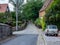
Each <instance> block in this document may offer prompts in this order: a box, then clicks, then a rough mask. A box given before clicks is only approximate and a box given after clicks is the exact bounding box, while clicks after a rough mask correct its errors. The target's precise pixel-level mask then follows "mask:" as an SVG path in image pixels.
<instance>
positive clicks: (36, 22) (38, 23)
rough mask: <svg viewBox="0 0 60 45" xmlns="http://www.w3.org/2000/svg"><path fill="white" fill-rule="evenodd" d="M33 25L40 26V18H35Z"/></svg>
mask: <svg viewBox="0 0 60 45" xmlns="http://www.w3.org/2000/svg"><path fill="white" fill-rule="evenodd" d="M35 24H36V25H40V26H41V24H40V18H37V19H36V21H35Z"/></svg>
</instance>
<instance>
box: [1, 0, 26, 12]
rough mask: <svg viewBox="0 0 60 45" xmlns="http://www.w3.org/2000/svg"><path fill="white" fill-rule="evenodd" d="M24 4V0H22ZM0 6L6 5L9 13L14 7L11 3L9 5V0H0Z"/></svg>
mask: <svg viewBox="0 0 60 45" xmlns="http://www.w3.org/2000/svg"><path fill="white" fill-rule="evenodd" d="M24 3H26V0H24ZM0 4H8V5H9V8H10V11H14V6H13V5H12V4H11V3H9V0H0Z"/></svg>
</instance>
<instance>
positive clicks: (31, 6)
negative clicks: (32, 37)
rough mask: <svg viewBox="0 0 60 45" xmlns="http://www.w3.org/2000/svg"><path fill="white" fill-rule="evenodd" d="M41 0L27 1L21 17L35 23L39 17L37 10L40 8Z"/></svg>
mask: <svg viewBox="0 0 60 45" xmlns="http://www.w3.org/2000/svg"><path fill="white" fill-rule="evenodd" d="M42 5H43V2H42V0H36V1H29V2H28V3H27V4H25V5H24V7H23V15H24V18H25V19H26V20H33V21H35V20H36V19H37V18H38V17H39V10H40V8H41V7H42Z"/></svg>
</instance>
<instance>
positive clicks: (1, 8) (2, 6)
mask: <svg viewBox="0 0 60 45" xmlns="http://www.w3.org/2000/svg"><path fill="white" fill-rule="evenodd" d="M7 9H8V4H0V13H5V12H6V11H7Z"/></svg>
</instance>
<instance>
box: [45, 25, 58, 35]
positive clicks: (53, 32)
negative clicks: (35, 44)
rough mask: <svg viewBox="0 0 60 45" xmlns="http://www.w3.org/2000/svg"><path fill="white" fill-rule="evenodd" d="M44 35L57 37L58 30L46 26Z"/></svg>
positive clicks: (54, 27)
mask: <svg viewBox="0 0 60 45" xmlns="http://www.w3.org/2000/svg"><path fill="white" fill-rule="evenodd" d="M45 34H46V35H47V36H48V35H55V36H58V28H57V26H56V25H48V26H47V27H46V29H45Z"/></svg>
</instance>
